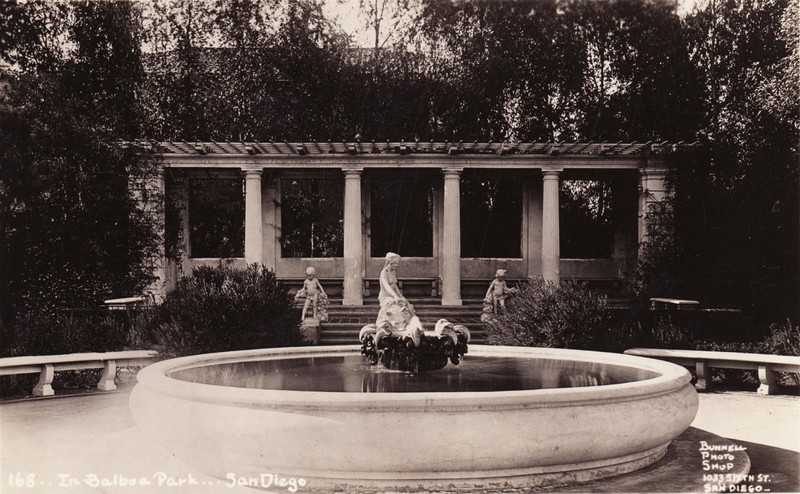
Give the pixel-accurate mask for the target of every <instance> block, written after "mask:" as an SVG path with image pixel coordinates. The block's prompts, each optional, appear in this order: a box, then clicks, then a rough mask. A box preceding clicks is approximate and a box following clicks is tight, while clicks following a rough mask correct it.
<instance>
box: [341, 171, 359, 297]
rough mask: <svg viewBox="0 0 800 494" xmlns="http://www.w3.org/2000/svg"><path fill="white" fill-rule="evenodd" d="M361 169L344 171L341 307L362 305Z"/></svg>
mask: <svg viewBox="0 0 800 494" xmlns="http://www.w3.org/2000/svg"><path fill="white" fill-rule="evenodd" d="M363 252H364V249H363V246H362V235H361V169H345V170H344V287H343V288H344V292H343V294H342V305H362V304H363V303H364V301H363V297H362V294H361V289H362V285H363V274H362V271H363V264H364V262H363V261H364V259H363Z"/></svg>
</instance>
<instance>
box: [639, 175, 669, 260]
mask: <svg viewBox="0 0 800 494" xmlns="http://www.w3.org/2000/svg"><path fill="white" fill-rule="evenodd" d="M666 173H667V167H666V166H664V165H652V164H648V165H646V166H643V167H641V168H639V228H638V230H639V231H638V239H639V246H640V248H641V245H642V242H644V241H645V240H646V237H647V221H648V219H647V215H648V214H649V213H650V209H651V208H652V207H653V205H654V204H658V203H660V202H662V201H663V200H664V199H666V197H667V186H666V183H665V182H664V176H665V175H666Z"/></svg>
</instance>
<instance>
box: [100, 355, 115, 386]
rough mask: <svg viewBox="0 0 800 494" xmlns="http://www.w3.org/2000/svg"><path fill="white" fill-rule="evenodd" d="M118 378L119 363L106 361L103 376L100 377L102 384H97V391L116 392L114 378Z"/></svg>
mask: <svg viewBox="0 0 800 494" xmlns="http://www.w3.org/2000/svg"><path fill="white" fill-rule="evenodd" d="M115 377H117V361H116V360H106V361H105V365H104V366H103V375H102V376H100V382H99V383H97V389H99V390H100V391H114V390H115V389H117V385H116V384H114V378H115Z"/></svg>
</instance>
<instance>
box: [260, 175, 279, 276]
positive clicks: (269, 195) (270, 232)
mask: <svg viewBox="0 0 800 494" xmlns="http://www.w3.org/2000/svg"><path fill="white" fill-rule="evenodd" d="M262 185H263V186H264V188H263V191H264V193H263V195H262V197H261V210H262V212H263V213H264V222H263V225H264V226H263V235H262V237H261V238H262V248H263V252H262V255H261V263H262V264H263V265H264V266H266V267H268V268H270V269H272V270H273V271H274V270H275V269H276V268H277V263H278V259H277V252H278V249H277V247H276V246H277V243H278V228H277V221H276V219H275V216H276V214H277V208H276V207H275V203H276V202H277V201H278V183H277V180H276V179H275V178H274V177H270V178H269V179H267V180H266V183H264V182H262Z"/></svg>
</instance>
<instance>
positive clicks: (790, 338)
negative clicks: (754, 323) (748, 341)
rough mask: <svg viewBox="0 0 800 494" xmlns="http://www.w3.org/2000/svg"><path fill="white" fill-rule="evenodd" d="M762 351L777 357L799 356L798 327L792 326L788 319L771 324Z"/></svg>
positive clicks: (799, 340)
mask: <svg viewBox="0 0 800 494" xmlns="http://www.w3.org/2000/svg"><path fill="white" fill-rule="evenodd" d="M764 351H765V352H767V353H775V354H777V355H800V326H797V325H795V324H792V321H790V320H789V319H787V320H786V321H784V322H783V323H776V324H771V325H770V326H769V336H767V339H766V340H765V341H764Z"/></svg>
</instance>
